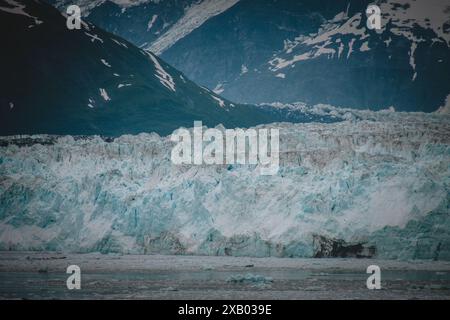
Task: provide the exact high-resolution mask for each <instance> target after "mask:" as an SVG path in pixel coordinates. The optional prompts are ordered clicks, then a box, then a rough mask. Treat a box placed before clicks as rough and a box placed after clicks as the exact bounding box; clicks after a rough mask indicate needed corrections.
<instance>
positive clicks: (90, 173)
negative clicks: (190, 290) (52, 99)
mask: <svg viewBox="0 0 450 320" xmlns="http://www.w3.org/2000/svg"><path fill="white" fill-rule="evenodd" d="M317 111H318V112H319V111H320V110H319V109H318V110H317ZM334 111H336V110H330V112H334ZM322 112H325V109H323V110H322ZM348 112H350V113H351V115H352V117H349V120H348V121H344V122H337V123H332V124H324V123H307V124H290V123H284V124H277V127H278V128H279V129H280V168H279V171H278V173H277V174H275V175H273V176H261V175H260V174H259V170H258V169H257V168H255V166H251V165H236V164H234V165H201V166H179V165H175V164H173V163H172V162H171V161H170V160H169V159H170V152H171V149H172V147H173V145H174V143H173V142H171V141H170V139H169V137H159V136H157V135H155V134H145V133H144V134H140V135H125V136H121V137H118V138H115V139H112V140H105V139H101V138H99V137H82V138H74V137H71V136H65V137H57V138H55V137H54V136H46V135H38V136H23V137H2V138H0V163H1V166H0V176H1V177H2V178H1V179H0V250H54V251H64V252H96V251H100V252H103V253H109V252H119V253H159V254H200V255H231V256H256V257H264V256H276V257H312V256H324V255H325V256H335V255H338V256H341V254H343V250H340V249H339V248H341V249H343V248H346V246H345V243H347V244H352V245H351V246H347V250H350V248H354V249H356V252H355V251H354V252H351V251H349V252H346V253H345V254H348V255H352V254H353V256H354V255H355V254H356V255H358V254H364V250H362V252H359V249H358V248H361V249H364V248H367V250H368V252H367V253H365V254H366V255H367V254H371V255H376V256H377V257H378V258H390V259H435V260H450V233H449V228H450V201H449V200H450V166H449V154H450V121H449V116H445V115H438V114H424V113H400V112H386V111H383V112H371V111H348ZM353 119H359V120H353ZM261 127H267V128H270V127H271V125H268V126H260V127H259V128H261ZM334 239H335V240H334ZM334 244H336V246H335V245H334ZM316 246H317V247H318V248H317V247H316ZM321 247H325V248H329V250H323V248H322V249H320V248H321ZM334 249H336V250H335V251H340V252H333V251H334ZM338 249H339V250H338ZM317 250H319V251H317Z"/></svg>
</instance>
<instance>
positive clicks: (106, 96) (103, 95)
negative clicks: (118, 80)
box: [100, 88, 111, 101]
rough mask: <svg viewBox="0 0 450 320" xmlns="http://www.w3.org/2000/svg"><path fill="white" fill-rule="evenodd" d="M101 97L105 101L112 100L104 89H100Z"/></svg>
mask: <svg viewBox="0 0 450 320" xmlns="http://www.w3.org/2000/svg"><path fill="white" fill-rule="evenodd" d="M100 95H101V96H102V98H103V100H105V101H110V100H111V98H110V97H109V95H108V92H106V90H105V89H103V88H100Z"/></svg>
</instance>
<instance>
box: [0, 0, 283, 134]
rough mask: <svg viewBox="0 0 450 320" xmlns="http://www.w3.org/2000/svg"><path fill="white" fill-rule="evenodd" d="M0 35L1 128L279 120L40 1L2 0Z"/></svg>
mask: <svg viewBox="0 0 450 320" xmlns="http://www.w3.org/2000/svg"><path fill="white" fill-rule="evenodd" d="M0 40H1V42H2V59H1V60H0V70H1V74H0V88H1V94H0V135H8V134H35V133H49V134H102V135H120V134H124V133H140V132H158V133H160V134H169V133H171V132H172V131H173V130H174V129H176V128H178V127H180V126H191V125H192V123H193V121H194V120H202V121H203V122H204V123H205V124H208V125H217V124H218V123H223V124H224V125H227V126H232V127H235V126H248V125H256V124H259V123H268V122H272V121H273V120H274V119H275V120H276V119H277V118H274V117H273V116H272V115H270V114H264V112H261V109H260V108H255V107H252V106H242V105H237V104H232V103H231V102H229V101H227V100H226V99H223V98H221V97H220V96H218V95H216V94H215V93H213V92H211V91H210V90H208V89H205V88H202V87H199V86H197V85H196V84H195V83H193V82H192V81H190V80H189V79H188V78H187V77H185V76H183V74H182V73H180V72H179V71H177V70H175V69H174V68H172V67H171V66H170V65H168V64H167V63H165V62H164V61H162V60H161V59H160V58H158V57H156V56H155V55H154V54H152V53H150V52H147V51H144V50H142V49H139V48H137V47H135V46H134V45H133V44H131V43H129V42H127V41H125V40H123V39H122V38H119V37H117V36H115V35H112V34H110V33H107V32H105V31H103V30H101V29H100V28H98V27H96V26H95V25H93V24H91V23H83V24H82V28H81V29H80V30H69V29H68V28H67V27H66V18H65V17H64V16H63V15H61V13H60V12H59V11H58V10H56V9H54V8H53V7H51V6H50V5H48V4H45V3H42V2H38V1H33V0H27V1H23V0H21V1H17V0H1V1H0ZM278 119H281V118H278Z"/></svg>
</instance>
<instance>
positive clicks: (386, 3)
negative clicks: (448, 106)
mask: <svg viewBox="0 0 450 320" xmlns="http://www.w3.org/2000/svg"><path fill="white" fill-rule="evenodd" d="M55 2H56V3H57V4H58V6H59V7H60V8H61V9H63V8H65V6H66V4H67V1H65V0H55ZM372 2H373V1H369V0H363V1H361V0H338V1H336V0H324V1H314V0H295V1H294V0H260V1H254V0H239V1H237V0H236V1H227V0H199V1H177V0H164V1H146V0H141V1H121V0H120V1H119V0H115V1H104V0H101V1H95V5H90V6H89V7H86V5H85V3H86V1H84V0H82V1H75V3H80V4H82V5H83V4H84V7H83V8H85V14H86V19H88V20H89V21H93V22H95V23H96V24H98V25H99V26H102V27H104V28H105V29H107V30H109V31H111V32H113V33H117V34H119V35H121V36H123V37H125V38H126V39H129V40H130V41H132V42H134V43H135V44H136V45H138V46H142V47H145V48H149V49H150V50H153V51H154V52H155V53H157V54H158V55H160V56H161V57H162V58H163V59H165V60H166V61H168V62H169V63H170V64H172V65H173V66H174V67H176V68H177V69H179V70H181V71H182V72H183V73H185V74H186V75H187V76H189V77H190V78H191V79H192V80H193V81H195V82H197V83H199V84H201V85H204V86H206V87H208V88H210V89H211V90H214V91H215V92H216V93H218V94H221V95H223V96H224V97H226V98H228V99H230V100H233V101H238V102H246V103H264V102H283V103H292V102H299V101H300V102H304V103H307V104H316V103H329V104H332V105H338V106H345V107H352V108H364V109H365V108H370V109H374V110H378V109H384V108H388V107H391V106H393V107H394V108H395V109H396V110H402V111H426V112H431V111H435V110H437V109H438V108H439V107H440V106H443V105H444V104H445V101H446V98H447V96H448V95H449V94H450V73H449V72H448V70H450V34H449V32H450V1H448V0H431V1H429V0H383V1H378V2H376V3H377V4H378V5H379V7H380V9H381V14H382V29H381V30H368V29H367V27H366V14H365V11H366V8H367V6H368V5H369V4H372Z"/></svg>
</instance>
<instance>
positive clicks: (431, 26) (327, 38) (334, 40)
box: [269, 0, 450, 80]
mask: <svg viewBox="0 0 450 320" xmlns="http://www.w3.org/2000/svg"><path fill="white" fill-rule="evenodd" d="M379 5H380V9H381V12H382V29H381V30H379V31H377V33H380V34H381V33H383V32H390V33H391V34H393V35H396V36H401V37H404V38H406V39H408V40H409V41H410V42H411V49H410V51H409V58H410V65H411V68H412V69H413V76H412V80H415V78H416V76H417V72H416V63H415V57H414V53H415V51H416V49H417V47H418V45H419V43H420V42H424V41H425V40H424V39H422V38H420V37H417V36H416V35H415V31H414V28H416V27H420V28H423V29H425V30H431V31H432V32H434V34H435V37H434V38H432V39H431V41H434V42H436V41H437V42H445V43H447V44H448V45H449V46H450V33H449V32H448V30H446V28H445V25H446V23H447V24H449V23H450V9H449V4H448V3H446V2H445V1H440V0H432V1H425V0H420V1H410V0H389V1H385V2H382V3H380V4H379ZM365 21H366V17H365V15H364V14H362V13H356V14H355V15H353V16H352V17H348V12H341V13H339V14H337V15H336V16H335V17H334V18H333V19H331V20H329V21H326V22H325V23H323V24H322V25H321V27H320V29H319V31H318V32H317V33H316V34H308V35H299V36H298V37H296V38H294V39H293V40H290V39H286V40H285V41H284V49H283V50H282V51H281V52H279V53H277V54H276V55H275V57H274V58H272V59H271V60H270V61H269V66H270V67H269V69H270V70H271V71H273V72H277V71H278V70H280V69H283V68H286V67H288V66H291V65H293V64H295V63H296V62H299V61H304V60H309V59H315V58H318V57H320V56H322V55H326V56H327V57H328V58H333V57H335V55H334V53H335V52H336V51H338V55H337V58H340V57H341V54H342V53H343V51H345V49H346V48H347V50H348V51H347V58H349V57H350V56H351V54H352V52H354V48H353V46H354V44H355V42H356V41H359V42H361V43H360V44H359V51H360V52H365V51H369V50H370V46H369V33H368V32H369V31H368V30H367V29H366V24H365ZM388 26H389V28H388ZM447 29H448V26H447ZM348 35H352V36H353V37H352V38H351V39H350V40H347V42H346V43H344V41H343V40H342V36H348ZM391 41H392V38H390V39H389V40H387V41H386V42H385V43H386V46H389V44H390V43H391Z"/></svg>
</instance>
